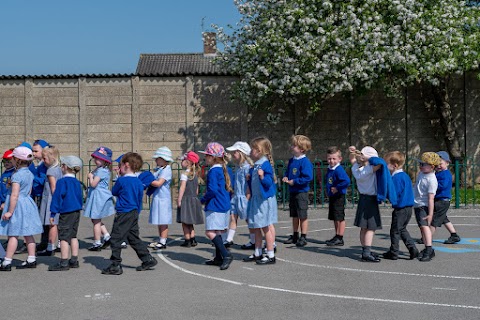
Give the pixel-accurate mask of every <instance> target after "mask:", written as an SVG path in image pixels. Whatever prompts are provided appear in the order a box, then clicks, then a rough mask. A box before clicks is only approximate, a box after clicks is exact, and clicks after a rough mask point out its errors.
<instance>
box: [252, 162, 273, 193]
mask: <svg viewBox="0 0 480 320" xmlns="http://www.w3.org/2000/svg"><path fill="white" fill-rule="evenodd" d="M262 161H263V162H262ZM257 163H261V164H260V165H259V164H257ZM258 166H260V168H259V169H262V170H263V172H264V174H263V179H262V180H260V186H261V188H260V192H261V193H262V197H263V199H268V198H270V197H273V196H275V195H276V194H277V184H276V183H275V179H274V172H273V168H272V165H271V164H270V161H268V159H267V158H266V157H262V158H261V159H260V160H258V161H256V162H255V165H254V166H253V168H250V170H249V171H248V172H249V174H250V179H248V187H249V188H250V190H252V178H251V177H252V176H253V172H254V171H255V169H256V168H257V167H258Z"/></svg>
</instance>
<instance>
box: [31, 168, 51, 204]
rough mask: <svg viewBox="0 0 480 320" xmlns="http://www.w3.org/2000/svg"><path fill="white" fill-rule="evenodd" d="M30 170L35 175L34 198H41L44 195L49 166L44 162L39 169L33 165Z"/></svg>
mask: <svg viewBox="0 0 480 320" xmlns="http://www.w3.org/2000/svg"><path fill="white" fill-rule="evenodd" d="M28 169H29V170H30V172H31V173H33V186H32V197H41V196H42V194H43V185H44V184H45V179H46V178H47V169H48V168H47V166H46V165H45V164H44V163H43V162H42V163H40V164H39V165H38V166H37V167H35V165H34V164H33V163H32V164H31V165H30V166H29V167H28Z"/></svg>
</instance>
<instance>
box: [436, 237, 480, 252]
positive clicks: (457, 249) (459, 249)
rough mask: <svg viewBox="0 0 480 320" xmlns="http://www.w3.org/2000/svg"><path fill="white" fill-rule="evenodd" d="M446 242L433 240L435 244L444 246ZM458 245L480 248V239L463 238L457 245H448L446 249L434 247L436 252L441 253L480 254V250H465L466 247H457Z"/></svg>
mask: <svg viewBox="0 0 480 320" xmlns="http://www.w3.org/2000/svg"><path fill="white" fill-rule="evenodd" d="M444 241H445V240H433V242H436V243H441V244H443V242H444ZM457 245H468V246H479V247H480V238H463V239H462V240H461V241H460V242H457V243H455V244H451V245H446V246H445V247H443V246H442V247H434V248H435V250H437V251H440V252H448V253H471V252H480V248H478V249H477V248H475V249H473V248H465V247H455V246H457Z"/></svg>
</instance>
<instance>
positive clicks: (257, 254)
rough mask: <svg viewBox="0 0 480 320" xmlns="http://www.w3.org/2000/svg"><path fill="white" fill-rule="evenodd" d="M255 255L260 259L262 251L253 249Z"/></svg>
mask: <svg viewBox="0 0 480 320" xmlns="http://www.w3.org/2000/svg"><path fill="white" fill-rule="evenodd" d="M255 255H256V256H257V257H260V256H261V255H262V249H261V248H255Z"/></svg>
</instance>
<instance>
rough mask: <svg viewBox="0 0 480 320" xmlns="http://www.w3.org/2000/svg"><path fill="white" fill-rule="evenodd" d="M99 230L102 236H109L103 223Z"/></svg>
mask: <svg viewBox="0 0 480 320" xmlns="http://www.w3.org/2000/svg"><path fill="white" fill-rule="evenodd" d="M100 230H101V232H102V235H103V236H105V235H107V234H108V235H110V233H109V232H108V230H107V227H105V225H104V224H103V223H101V224H100Z"/></svg>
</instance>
